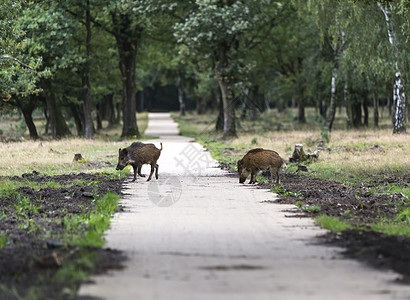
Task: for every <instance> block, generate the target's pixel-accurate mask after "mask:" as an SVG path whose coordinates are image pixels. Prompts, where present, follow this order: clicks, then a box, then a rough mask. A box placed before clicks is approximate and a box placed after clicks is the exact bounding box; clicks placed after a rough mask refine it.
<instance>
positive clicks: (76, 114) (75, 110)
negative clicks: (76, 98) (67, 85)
mask: <svg viewBox="0 0 410 300" xmlns="http://www.w3.org/2000/svg"><path fill="white" fill-rule="evenodd" d="M69 106H70V110H71V113H72V115H73V118H74V123H75V128H76V129H77V135H78V136H83V135H84V127H83V121H82V119H81V118H80V113H81V107H80V105H78V104H75V103H73V102H70V105H69Z"/></svg>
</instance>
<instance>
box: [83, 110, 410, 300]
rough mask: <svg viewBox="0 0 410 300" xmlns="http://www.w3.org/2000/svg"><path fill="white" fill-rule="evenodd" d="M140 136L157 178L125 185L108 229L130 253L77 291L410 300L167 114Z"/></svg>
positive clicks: (115, 244)
mask: <svg viewBox="0 0 410 300" xmlns="http://www.w3.org/2000/svg"><path fill="white" fill-rule="evenodd" d="M146 134H147V135H151V136H159V139H158V140H152V141H151V142H153V143H155V144H156V146H157V147H159V142H162V143H163V151H162V154H161V157H160V159H159V160H158V164H159V180H158V181H157V180H155V179H153V180H152V181H150V182H146V181H145V179H144V178H138V179H137V182H131V181H127V182H126V183H125V185H124V191H123V193H124V194H123V196H122V200H121V204H122V205H123V206H124V208H125V211H123V212H119V213H116V214H115V216H114V219H113V222H112V226H111V229H110V230H108V232H107V236H106V240H107V244H106V246H107V247H109V248H112V249H118V250H122V251H124V252H125V254H126V255H127V256H128V257H129V259H128V261H127V262H126V265H125V268H124V269H123V270H118V271H110V272H109V273H108V274H105V275H102V276H93V277H92V278H91V280H92V281H94V283H92V284H84V285H82V286H81V287H80V290H79V299H110V300H111V299H112V300H114V299H124V300H125V299H127V300H128V299H167V300H168V299H178V300H180V299H212V300H217V299H315V300H317V299H326V300H328V299H343V300H345V299H349V300H352V299H410V287H409V286H405V285H399V284H396V283H394V280H395V279H396V278H397V277H398V275H397V274H396V273H394V272H390V271H383V272H381V271H377V270H374V269H372V268H370V267H367V266H365V265H363V264H361V263H359V262H356V261H354V260H350V259H344V258H343V257H342V255H341V254H340V252H341V251H342V249H340V248H335V247H327V246H322V245H320V244H319V243H317V240H316V236H317V235H320V234H323V233H325V230H322V229H320V228H318V227H317V226H315V225H314V224H313V221H312V220H311V219H309V218H295V217H286V216H289V215H292V212H293V211H294V210H295V207H294V206H292V205H281V204H274V203H272V200H274V198H275V194H273V193H271V192H268V191H266V190H262V189H257V188H256V187H254V186H249V185H243V184H239V183H238V179H237V178H236V177H235V178H234V177H232V176H230V175H229V174H228V173H227V172H226V171H223V170H221V169H219V168H218V167H217V166H218V164H217V162H216V161H215V160H213V159H212V158H211V156H210V154H209V153H208V152H206V151H205V150H204V149H203V147H202V146H201V145H199V144H197V143H194V142H192V139H190V138H185V137H181V136H179V135H178V127H177V125H176V124H175V123H174V122H173V120H172V119H171V118H170V116H169V114H167V113H156V114H150V115H149V124H148V129H147V132H146ZM142 171H143V173H144V172H145V173H148V171H149V167H148V166H144V167H143V168H142Z"/></svg>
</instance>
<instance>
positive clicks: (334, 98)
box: [325, 55, 339, 132]
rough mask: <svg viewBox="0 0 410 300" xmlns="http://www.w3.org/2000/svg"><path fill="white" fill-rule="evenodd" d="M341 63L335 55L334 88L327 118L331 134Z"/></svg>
mask: <svg viewBox="0 0 410 300" xmlns="http://www.w3.org/2000/svg"><path fill="white" fill-rule="evenodd" d="M338 65H339V62H338V58H337V55H335V58H334V63H333V71H332V88H331V94H330V104H329V112H328V115H327V118H326V122H325V127H326V129H327V130H328V131H329V132H330V131H332V126H333V121H334V120H335V114H336V96H337V95H336V85H337V76H338V74H337V72H338V69H339V66H338Z"/></svg>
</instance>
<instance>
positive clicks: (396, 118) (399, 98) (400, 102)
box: [377, 2, 406, 133]
mask: <svg viewBox="0 0 410 300" xmlns="http://www.w3.org/2000/svg"><path fill="white" fill-rule="evenodd" d="M377 4H378V6H379V8H380V10H381V11H382V12H383V14H384V17H385V20H386V25H387V33H388V36H389V42H390V44H391V45H392V48H393V54H394V56H395V69H396V71H395V75H394V88H393V104H394V106H393V107H394V115H393V133H402V132H406V115H405V110H406V94H405V92H404V85H403V82H402V78H401V72H400V69H399V63H398V58H397V55H398V49H397V41H396V34H395V32H394V30H393V20H392V15H393V12H392V6H391V4H381V3H380V2H377Z"/></svg>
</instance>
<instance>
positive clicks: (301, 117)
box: [298, 87, 306, 124]
mask: <svg viewBox="0 0 410 300" xmlns="http://www.w3.org/2000/svg"><path fill="white" fill-rule="evenodd" d="M298 122H299V124H304V123H306V117H305V91H304V88H303V87H301V88H300V91H299V96H298Z"/></svg>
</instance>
